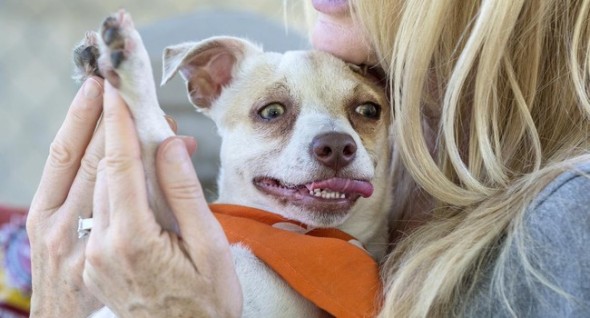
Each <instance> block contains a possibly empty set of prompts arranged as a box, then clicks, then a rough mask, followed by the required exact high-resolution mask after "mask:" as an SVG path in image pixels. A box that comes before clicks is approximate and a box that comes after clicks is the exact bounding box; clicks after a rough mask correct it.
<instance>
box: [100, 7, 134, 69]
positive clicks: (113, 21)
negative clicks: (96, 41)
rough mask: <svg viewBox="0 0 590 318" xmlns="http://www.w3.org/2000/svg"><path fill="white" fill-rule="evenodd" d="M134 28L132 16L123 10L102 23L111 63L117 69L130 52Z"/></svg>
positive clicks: (102, 32) (102, 35) (103, 37)
mask: <svg viewBox="0 0 590 318" xmlns="http://www.w3.org/2000/svg"><path fill="white" fill-rule="evenodd" d="M133 30H134V27H133V21H132V20H131V16H130V15H129V14H127V13H126V12H125V11H123V10H121V11H119V12H118V13H117V14H115V15H113V16H110V17H108V18H106V20H104V22H103V23H102V27H101V29H100V34H101V37H102V40H103V42H104V44H105V45H106V47H107V48H108V51H109V59H110V64H111V66H112V67H113V68H115V69H116V68H119V66H120V65H121V63H122V62H123V61H124V60H125V59H126V58H127V57H128V56H129V54H130V50H131V47H130V46H131V41H130V40H131V33H132V32H133Z"/></svg>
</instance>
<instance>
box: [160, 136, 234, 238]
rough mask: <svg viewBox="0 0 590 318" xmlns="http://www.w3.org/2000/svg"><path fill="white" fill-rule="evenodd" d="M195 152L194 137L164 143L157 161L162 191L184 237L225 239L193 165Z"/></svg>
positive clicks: (170, 139) (171, 139)
mask: <svg viewBox="0 0 590 318" xmlns="http://www.w3.org/2000/svg"><path fill="white" fill-rule="evenodd" d="M195 150H196V142H195V140H194V139H193V138H190V137H170V138H168V139H166V140H165V141H164V142H162V144H161V145H160V147H159V149H158V154H157V157H156V170H157V175H158V180H159V183H160V187H161V188H162V191H163V192H164V195H165V196H166V199H167V201H168V205H169V206H170V208H171V209H172V212H173V213H174V215H175V216H176V220H177V221H178V228H179V230H180V234H181V236H183V237H185V238H186V237H187V236H192V235H198V236H202V237H211V239H215V238H217V237H218V236H219V235H222V236H223V237H225V235H224V234H223V232H222V230H221V227H220V226H219V223H218V222H217V220H216V219H215V217H214V216H213V214H212V213H211V210H210V209H209V206H208V204H207V201H206V200H205V196H204V195H203V189H202V187H201V183H200V182H199V179H198V178H197V173H196V172H195V169H194V167H193V164H192V162H191V159H190V155H189V152H190V153H192V152H194V151H195ZM187 241H190V240H187ZM199 241H200V240H199Z"/></svg>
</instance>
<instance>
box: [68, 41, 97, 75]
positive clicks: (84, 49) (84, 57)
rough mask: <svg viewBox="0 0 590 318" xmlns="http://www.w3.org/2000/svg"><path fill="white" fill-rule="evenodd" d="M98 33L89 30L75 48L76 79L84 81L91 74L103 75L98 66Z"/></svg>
mask: <svg viewBox="0 0 590 318" xmlns="http://www.w3.org/2000/svg"><path fill="white" fill-rule="evenodd" d="M99 56H100V51H99V49H98V34H97V33H96V32H87V33H86V35H85V36H84V39H83V40H82V42H81V43H80V44H79V45H78V46H77V47H76V48H75V49H74V64H75V66H76V68H75V70H74V76H73V77H74V79H75V80H76V81H79V82H82V81H84V80H85V79H86V78H88V77H90V76H101V77H102V74H101V73H100V70H99V68H98V57H99Z"/></svg>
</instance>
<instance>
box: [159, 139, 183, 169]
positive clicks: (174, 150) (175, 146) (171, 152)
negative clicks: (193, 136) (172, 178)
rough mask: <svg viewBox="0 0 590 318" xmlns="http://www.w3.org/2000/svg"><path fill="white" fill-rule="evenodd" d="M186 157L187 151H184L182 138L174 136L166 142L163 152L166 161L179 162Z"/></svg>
mask: <svg viewBox="0 0 590 318" xmlns="http://www.w3.org/2000/svg"><path fill="white" fill-rule="evenodd" d="M186 157H188V152H187V151H186V146H185V145H184V142H183V141H182V140H180V139H179V138H174V139H172V140H171V141H170V142H168V145H166V149H165V152H164V158H165V159H166V161H167V162H169V163H179V162H181V161H183V160H184V159H185V158H186Z"/></svg>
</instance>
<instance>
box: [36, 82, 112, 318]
mask: <svg viewBox="0 0 590 318" xmlns="http://www.w3.org/2000/svg"><path fill="white" fill-rule="evenodd" d="M102 85H103V81H102V79H100V78H90V79H88V80H86V82H85V83H84V85H83V86H82V88H81V89H80V90H79V91H78V94H77V95H76V97H75V98H74V101H73V102H72V104H71V106H70V109H69V111H68V114H67V115H66V118H65V120H64V122H63V124H62V126H61V128H60V129H59V132H58V133H57V136H56V137H55V139H54V141H53V143H52V144H51V148H50V151H49V157H48V159H47V162H46V164H45V168H44V170H43V176H42V177H41V182H40V184H39V188H38V189H37V192H36V194H35V196H34V198H33V201H32V203H31V208H30V210H29V215H28V218H27V232H28V235H29V240H30V243H31V262H32V264H31V265H32V276H33V296H32V300H31V317H85V316H87V315H88V314H89V313H90V312H92V311H93V310H95V309H96V308H98V307H99V306H100V303H99V302H98V300H97V299H96V298H95V297H94V296H92V294H91V293H90V292H89V291H88V290H87V288H86V287H85V285H84V283H83V280H82V270H83V267H84V249H85V240H80V239H78V236H77V233H76V228H77V225H78V217H85V218H87V217H90V215H91V214H92V198H93V191H94V184H95V179H96V167H97V165H98V162H99V160H100V159H101V158H102V157H103V156H104V129H103V127H102V126H103V125H102V124H101V125H99V127H98V128H97V129H96V132H95V128H96V127H97V123H98V121H99V118H100V115H101V113H102V103H103V98H102V91H103V88H102Z"/></svg>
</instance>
